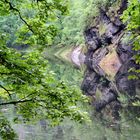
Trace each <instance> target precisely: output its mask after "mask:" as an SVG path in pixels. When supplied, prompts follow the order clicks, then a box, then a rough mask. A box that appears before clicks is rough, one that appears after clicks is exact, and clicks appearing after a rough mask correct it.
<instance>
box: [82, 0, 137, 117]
mask: <svg viewBox="0 0 140 140" xmlns="http://www.w3.org/2000/svg"><path fill="white" fill-rule="evenodd" d="M125 4H126V1H125V0H122V2H121V5H120V9H119V10H118V11H119V12H118V11H117V12H118V16H117V17H115V20H114V21H113V22H112V21H111V17H109V15H107V11H105V10H103V9H100V16H99V19H100V22H101V23H102V24H103V26H104V27H105V30H104V33H102V34H100V33H99V32H100V30H99V28H98V27H89V28H88V29H86V31H85V32H84V35H85V41H86V46H87V53H86V57H85V65H86V66H87V69H86V71H85V77H84V80H83V82H82V85H81V89H82V90H83V92H84V94H86V95H88V96H91V98H92V105H93V106H94V107H95V110H96V111H98V112H101V111H102V110H103V109H105V108H106V106H108V105H110V109H111V110H112V116H113V117H114V118H118V115H119V113H118V112H119V109H120V108H121V103H120V102H119V100H118V97H119V96H120V94H125V95H128V96H130V98H131V97H134V96H135V95H136V87H137V86H136V85H138V84H137V83H138V82H139V81H138V80H129V79H128V76H129V75H130V74H131V73H130V72H129V69H130V68H132V67H134V68H136V69H139V66H137V65H136V64H135V61H134V60H133V55H134V54H135V52H134V51H133V50H132V47H133V46H132V44H130V43H128V44H127V43H123V42H122V41H121V40H122V38H123V37H124V35H123V32H124V27H125V25H123V24H122V22H121V21H120V19H119V14H120V13H122V9H123V10H124V9H126V5H125ZM111 73H113V76H110V74H111ZM97 91H99V92H100V95H99V97H98V98H97Z"/></svg>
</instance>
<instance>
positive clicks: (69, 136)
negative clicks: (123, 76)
mask: <svg viewBox="0 0 140 140" xmlns="http://www.w3.org/2000/svg"><path fill="white" fill-rule="evenodd" d="M49 61H50V62H51V63H50V64H51V66H50V67H51V68H52V70H54V72H55V73H56V78H57V79H59V80H65V81H67V82H68V83H69V84H70V85H75V86H77V88H80V84H81V82H82V80H83V70H80V69H77V68H76V67H75V66H74V65H72V64H70V63H69V62H66V61H64V60H63V61H62V60H59V59H57V58H55V57H53V58H49ZM85 108H86V109H87V111H88V112H89V113H90V115H91V120H92V121H91V122H90V123H87V124H86V123H85V124H79V123H77V122H74V121H71V120H69V119H65V120H64V122H62V124H61V125H59V126H57V127H54V128H51V127H50V126H48V124H47V121H45V120H40V121H39V122H38V123H36V124H28V125H27V124H13V128H14V129H15V130H16V132H17V134H18V135H19V140H140V121H138V120H137V119H136V116H135V114H133V113H131V112H130V113H126V112H123V113H122V115H121V120H119V121H116V122H115V123H112V122H110V121H109V120H102V117H101V116H102V115H99V114H97V115H95V114H94V112H93V108H92V107H90V106H89V105H85ZM137 113H139V112H136V114H137ZM12 115H14V114H11V116H9V114H7V116H9V118H12ZM107 115H109V114H107ZM107 117H108V116H106V118H107Z"/></svg>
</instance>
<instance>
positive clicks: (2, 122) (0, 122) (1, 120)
mask: <svg viewBox="0 0 140 140" xmlns="http://www.w3.org/2000/svg"><path fill="white" fill-rule="evenodd" d="M0 136H1V138H2V139H3V140H9V139H10V140H15V139H16V138H17V135H16V134H15V132H14V130H13V129H12V128H11V125H10V122H9V121H8V120H7V119H6V118H5V117H4V116H3V115H0Z"/></svg>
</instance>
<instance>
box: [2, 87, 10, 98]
mask: <svg viewBox="0 0 140 140" xmlns="http://www.w3.org/2000/svg"><path fill="white" fill-rule="evenodd" d="M0 87H1V88H3V89H4V90H5V91H6V92H7V93H8V95H9V97H10V99H12V97H11V94H10V92H9V91H10V90H8V89H6V88H5V87H4V86H2V85H0Z"/></svg>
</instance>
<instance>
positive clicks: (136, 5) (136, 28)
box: [122, 0, 140, 79]
mask: <svg viewBox="0 0 140 140" xmlns="http://www.w3.org/2000/svg"><path fill="white" fill-rule="evenodd" d="M122 20H123V22H124V23H125V24H126V25H127V26H126V32H129V33H130V34H131V36H130V40H131V41H132V42H133V46H134V47H133V50H135V51H136V52H137V54H136V55H135V56H134V58H135V60H136V63H137V64H138V65H139V64H140V53H139V50H140V1H139V0H128V8H127V9H126V10H125V11H124V12H123V15H122ZM131 71H132V70H131ZM133 71H134V72H135V73H137V74H138V73H140V72H139V70H136V69H134V68H133ZM130 78H132V79H134V78H136V76H135V75H133V76H131V77H130Z"/></svg>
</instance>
